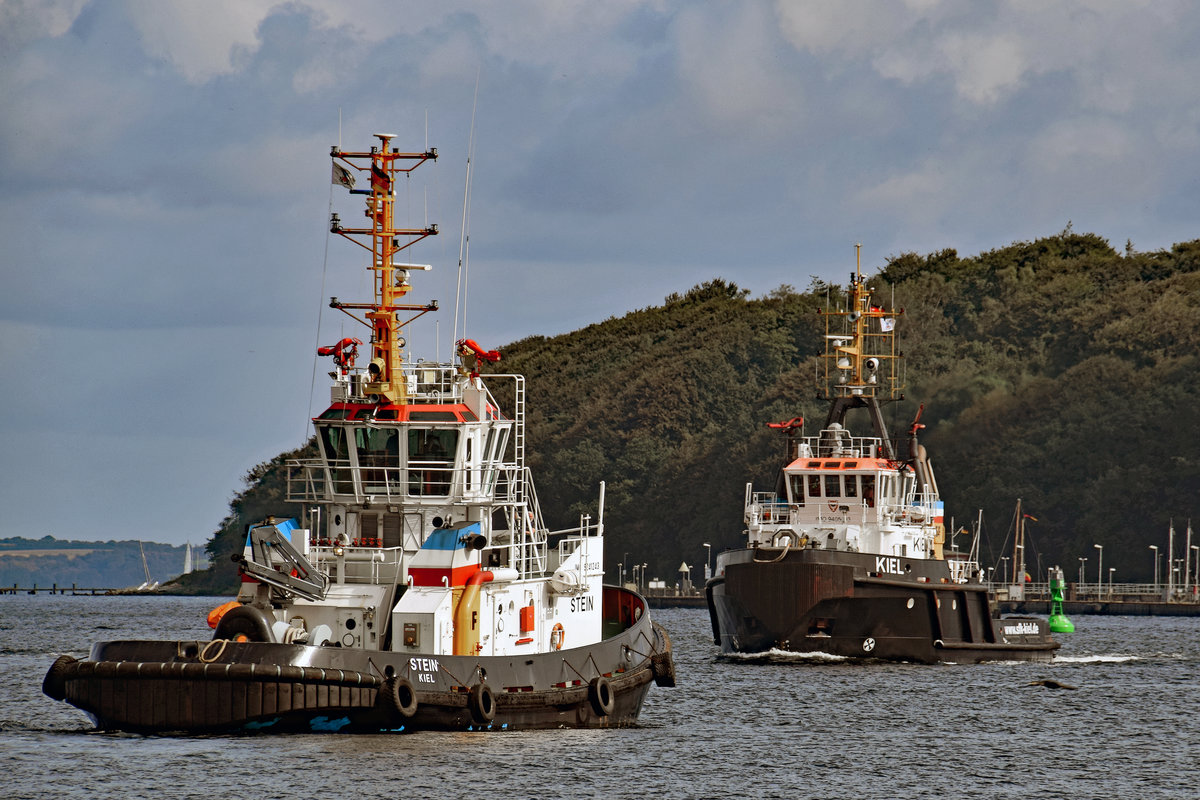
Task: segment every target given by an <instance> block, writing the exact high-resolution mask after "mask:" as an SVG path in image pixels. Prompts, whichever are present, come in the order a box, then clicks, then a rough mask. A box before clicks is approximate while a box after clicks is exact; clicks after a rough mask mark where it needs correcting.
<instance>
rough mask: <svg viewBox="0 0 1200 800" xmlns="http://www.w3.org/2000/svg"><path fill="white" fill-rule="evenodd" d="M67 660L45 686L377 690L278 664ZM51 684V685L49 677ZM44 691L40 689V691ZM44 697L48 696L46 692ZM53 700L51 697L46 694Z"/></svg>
mask: <svg viewBox="0 0 1200 800" xmlns="http://www.w3.org/2000/svg"><path fill="white" fill-rule="evenodd" d="M64 659H70V656H60V657H59V659H58V660H57V661H55V662H54V665H53V666H51V668H50V672H48V673H47V674H46V681H45V682H46V683H56V684H57V683H61V682H62V681H66V680H69V679H71V678H86V677H91V676H95V677H97V678H168V679H170V678H176V679H187V680H197V679H199V680H212V681H248V680H256V681H278V682H280V683H313V684H322V683H324V684H330V685H334V686H364V687H378V686H379V685H380V683H381V681H380V680H379V678H377V677H375V676H374V675H367V674H365V673H362V672H356V671H354V670H343V669H325V668H324V667H297V666H292V665H280V664H200V663H196V662H180V661H75V660H74V659H71V661H69V662H64ZM52 676H53V677H54V679H55V680H54V681H53V682H52V681H51V677H52ZM45 688H46V687H45V686H43V689H45ZM47 694H50V693H49V692H47ZM50 696H51V697H54V695H53V694H50Z"/></svg>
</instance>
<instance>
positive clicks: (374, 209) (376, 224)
mask: <svg viewBox="0 0 1200 800" xmlns="http://www.w3.org/2000/svg"><path fill="white" fill-rule="evenodd" d="M395 136H396V134H394V133H377V134H375V137H376V138H377V139H379V145H377V146H375V147H372V148H371V149H370V151H369V152H349V151H344V150H341V149H340V148H338V147H336V146H335V147H332V148H330V151H329V155H330V156H331V157H332V158H333V159H334V161H335V166H336V162H337V161H341V162H343V163H344V164H346V165H348V166H349V167H351V168H353V169H355V170H357V171H359V172H366V173H367V175H368V176H369V177H370V180H371V188H370V189H369V190H368V189H351V190H350V191H351V193H352V194H366V195H369V197H368V199H367V211H366V216H367V218H368V219H369V220H370V221H371V225H370V227H365V228H347V227H343V226H342V222H341V220H340V219H339V217H338V215H337V214H336V213H335V214H333V215H332V216H331V217H330V221H329V230H330V231H331V232H333V233H336V234H338V235H339V236H342V237H343V238H345V239H349V240H350V241H352V242H354V243H355V244H357V245H359V246H360V247H363V248H365V249H367V250H370V251H371V266H370V269H371V270H372V271H373V272H374V273H375V276H374V284H375V301H374V302H373V303H342V302H340V301H339V300H338V299H337V298H336V297H334V298H331V299H330V302H329V306H330V308H336V309H338V310H340V311H342V312H344V313H346V314H347V315H349V316H350V317H352V318H353V319H355V320H357V321H358V322H361V323H362V324H363V325H366V326H367V327H368V328H370V329H371V363H370V364H369V365H368V367H367V373H368V375H367V378H368V379H367V381H366V383H365V384H364V386H363V392H364V394H366V395H369V396H374V397H375V398H376V399H377V400H379V401H380V402H391V403H395V404H398V405H406V404H407V403H408V392H407V388H406V382H405V381H404V380H403V376H402V374H401V369H400V368H401V364H402V363H403V362H404V346H405V344H406V342H405V340H404V337H403V336H402V335H401V334H402V333H403V329H404V326H405V325H408V324H409V323H411V322H413V321H414V320H416V319H418V318H419V317H421V316H423V315H424V314H427V313H428V312H430V311H436V310H437V307H438V304H437V301H436V300H434V301H431V302H430V303H428V304H425V305H413V304H406V303H402V302H400V301H401V300H402V299H403V298H404V295H406V294H408V292H409V290H410V289H411V288H412V286H411V284H409V282H408V270H410V269H429V267H428V266H426V265H420V264H397V263H396V262H395V256H396V254H397V253H399V252H401V251H402V250H405V249H407V248H409V247H411V246H412V245H414V244H416V243H417V242H419V241H421V240H422V239H424V238H426V237H428V236H436V235H437V233H438V228H437V225H430V226H428V227H426V228H397V227H395V222H394V218H393V207H394V205H395V200H396V191H395V185H396V177H397V175H399V174H407V173H410V172H412V171H413V170H415V169H416V168H417V167H419V166H421V164H424V163H425V162H426V161H436V160H437V148H431V149H429V150H426V151H425V152H423V153H401V152H398V151H397V150H396V148H394V147H391V146H390V144H389V142H390V141H391V140H392V139H394V138H395ZM409 162H413V163H409ZM405 164H407V166H405ZM351 310H363V311H366V312H367V313H366V314H365V317H366V320H365V321H364V320H362V319H359V318H358V317H356V316H355V315H354V314H352V313H350V311H351ZM401 312H406V313H412V314H413V316H411V317H409V318H407V319H405V320H404V321H401V320H400V313H401Z"/></svg>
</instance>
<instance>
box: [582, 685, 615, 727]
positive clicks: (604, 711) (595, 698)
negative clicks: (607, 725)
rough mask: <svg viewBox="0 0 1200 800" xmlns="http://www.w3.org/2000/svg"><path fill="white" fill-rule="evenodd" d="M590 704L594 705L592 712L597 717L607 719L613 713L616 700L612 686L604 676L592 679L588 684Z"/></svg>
mask: <svg viewBox="0 0 1200 800" xmlns="http://www.w3.org/2000/svg"><path fill="white" fill-rule="evenodd" d="M588 702H589V703H591V704H592V710H593V711H595V712H596V715H597V716H600V717H607V716H608V715H609V714H611V713H612V711H613V706H615V705H616V699H615V698H614V697H613V690H612V685H611V684H610V683H609V682H608V678H605V677H604V676H603V675H597V676H596V677H595V678H592V680H591V683H589V684H588Z"/></svg>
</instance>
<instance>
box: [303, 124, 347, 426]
mask: <svg viewBox="0 0 1200 800" xmlns="http://www.w3.org/2000/svg"><path fill="white" fill-rule="evenodd" d="M338 149H339V150H341V149H342V109H341V106H338ZM333 187H334V184H333V182H332V181H331V182H330V183H329V209H328V210H327V211H326V212H325V218H326V219H328V218H329V216H330V215H331V214H333ZM331 238H333V232H332V231H330V230H329V226H328V225H326V226H325V255H324V256H323V257H322V258H321V291H320V292H318V293H317V301H318V302H317V343H316V345H315V346H314V347H313V353H316V352H317V351H318V350H319V349H320V348H321V319H322V317H323V315H324V311H325V278H326V275H327V273H328V271H329V240H330V239H331ZM320 358H321V357H320V356H319V355H314V356H313V371H312V381H311V382H310V383H309V385H308V414H307V415H306V416H305V422H304V435H303V436H302V437H301V438H300V441H302V442H305V441H308V436H309V433H308V432H309V431H310V430H312V415H313V413H312V410H313V409H312V404H313V395H315V394H316V392H317V364H318V362H319V360H320Z"/></svg>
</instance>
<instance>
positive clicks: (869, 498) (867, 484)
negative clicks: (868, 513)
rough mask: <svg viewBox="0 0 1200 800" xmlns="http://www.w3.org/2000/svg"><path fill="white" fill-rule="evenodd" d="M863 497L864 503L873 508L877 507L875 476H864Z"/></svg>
mask: <svg viewBox="0 0 1200 800" xmlns="http://www.w3.org/2000/svg"><path fill="white" fill-rule="evenodd" d="M862 495H863V501H864V502H865V503H866V504H867V505H868V506H870V507H871V508H874V507H875V476H874V475H863V476H862Z"/></svg>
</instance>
